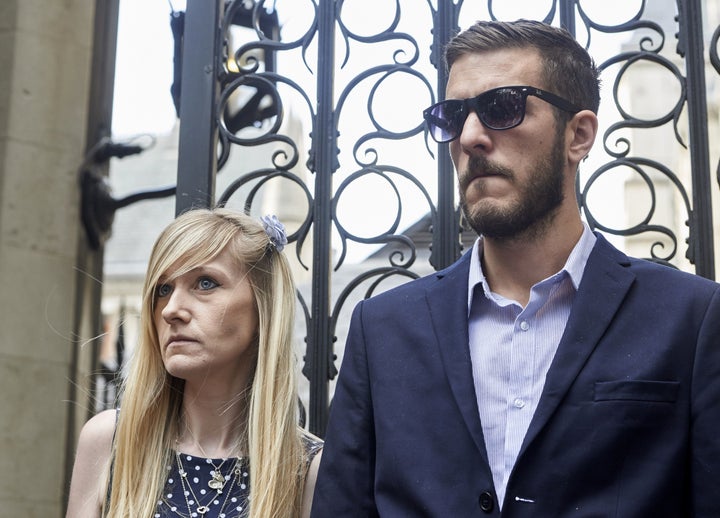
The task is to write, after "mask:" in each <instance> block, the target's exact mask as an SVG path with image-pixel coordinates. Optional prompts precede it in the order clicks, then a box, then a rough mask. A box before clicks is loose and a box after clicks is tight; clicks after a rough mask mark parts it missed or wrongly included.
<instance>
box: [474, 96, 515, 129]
mask: <svg viewBox="0 0 720 518" xmlns="http://www.w3.org/2000/svg"><path fill="white" fill-rule="evenodd" d="M477 108H478V110H477V111H478V113H479V114H480V120H481V121H482V122H483V124H485V125H486V126H487V127H488V128H491V129H496V130H501V129H508V128H512V127H515V126H517V125H518V124H520V123H521V122H522V120H523V117H525V96H524V95H523V94H522V92H519V91H518V90H514V89H511V88H501V89H498V90H496V91H495V92H493V95H492V96H491V97H490V98H489V99H482V96H481V97H480V98H478V106H477Z"/></svg>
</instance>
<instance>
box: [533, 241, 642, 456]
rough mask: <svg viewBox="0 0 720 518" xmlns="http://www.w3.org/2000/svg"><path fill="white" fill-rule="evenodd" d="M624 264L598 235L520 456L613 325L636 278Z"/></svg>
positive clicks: (623, 260)
mask: <svg viewBox="0 0 720 518" xmlns="http://www.w3.org/2000/svg"><path fill="white" fill-rule="evenodd" d="M627 263H628V259H627V256H625V255H624V254H622V253H621V252H619V251H618V250H616V249H615V248H613V247H612V246H611V245H610V244H609V243H608V242H607V241H605V239H604V238H603V237H602V236H600V235H598V240H597V243H596V244H595V248H594V249H593V251H592V253H591V254H590V257H589V258H588V262H587V265H586V267H585V272H584V273H583V278H582V281H581V283H580V286H579V288H578V292H577V294H576V296H575V301H574V303H573V308H572V310H571V312H570V317H569V318H568V323H567V326H566V328H565V332H564V333H563V336H562V339H561V340H560V343H559V345H558V349H557V352H556V354H555V358H554V359H553V361H552V363H551V365H550V369H549V370H548V373H547V377H546V381H545V387H544V388H543V392H542V396H541V397H540V401H539V403H538V407H537V410H536V411H535V415H534V416H533V419H532V421H531V423H530V427H529V428H528V431H527V434H526V436H525V440H524V441H523V446H522V448H521V450H520V455H522V453H523V452H524V451H525V450H526V449H527V447H528V446H529V445H530V444H531V443H532V441H533V440H534V439H535V437H536V436H537V434H538V433H539V432H540V430H541V429H542V428H543V427H544V426H545V425H546V424H547V422H548V420H549V419H550V417H551V416H552V414H553V413H554V412H555V410H556V409H557V407H558V405H559V404H560V402H561V401H562V399H563V397H564V396H565V394H566V393H567V391H568V390H569V389H570V386H571V385H572V383H573V381H574V380H575V378H577V376H578V374H579V373H580V371H581V370H582V368H583V367H584V366H585V363H586V362H587V360H588V357H589V356H590V354H591V353H592V352H593V350H594V349H595V347H596V346H597V344H598V342H599V341H600V338H601V337H602V336H603V334H604V333H605V330H606V329H607V327H608V326H609V325H610V323H611V322H612V319H613V317H614V316H615V313H616V312H617V310H618V308H619V307H620V304H621V303H622V301H623V299H624V298H625V295H626V294H627V291H628V290H629V289H630V285H631V284H632V283H633V280H634V279H635V276H634V275H633V274H632V273H630V271H629V270H628V269H627V268H625V267H624V265H625V264H627ZM598 301H602V303H598Z"/></svg>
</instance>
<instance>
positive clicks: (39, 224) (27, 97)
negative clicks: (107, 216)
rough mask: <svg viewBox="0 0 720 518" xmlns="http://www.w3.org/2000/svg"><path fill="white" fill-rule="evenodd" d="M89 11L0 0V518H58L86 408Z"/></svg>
mask: <svg viewBox="0 0 720 518" xmlns="http://www.w3.org/2000/svg"><path fill="white" fill-rule="evenodd" d="M94 13H95V1H94V0H71V1H65V2H48V1H46V0H0V70H2V72H1V73H0V286H2V311H0V394H2V398H0V415H2V418H0V451H1V452H2V455H0V509H2V511H1V512H0V514H2V515H3V516H23V517H41V516H42V517H46V516H47V517H59V516H63V515H64V507H65V496H66V495H65V493H66V487H65V484H66V476H65V474H66V471H67V464H68V462H69V463H72V458H68V457H70V456H71V455H72V453H71V452H70V451H69V448H68V444H69V443H70V442H74V441H75V438H74V437H72V438H70V437H68V433H72V434H73V435H74V434H75V433H76V432H75V431H74V428H73V426H71V425H70V417H71V416H73V412H75V413H79V414H82V418H85V417H87V414H86V413H84V410H85V407H86V406H87V402H81V403H80V404H79V405H71V404H70V403H69V402H68V397H69V394H71V391H70V384H71V380H72V379H73V378H74V377H75V374H74V371H75V370H76V367H77V365H78V361H75V362H74V359H75V360H77V358H76V356H77V355H76V352H77V351H78V350H79V345H80V342H82V341H83V340H84V338H82V337H78V336H77V334H78V333H77V331H78V329H79V328H80V327H81V326H80V323H81V322H82V317H80V316H79V311H78V307H79V300H80V297H79V295H78V293H79V292H80V291H82V290H84V289H85V287H84V286H85V281H80V282H78V279H81V276H79V275H78V273H77V265H78V256H79V254H78V250H80V249H82V246H83V245H82V243H83V239H84V238H83V235H82V229H81V226H80V223H79V222H80V217H79V197H80V193H79V188H78V179H77V175H78V168H79V166H80V164H81V162H82V159H83V155H84V153H85V149H86V146H87V142H86V138H87V137H86V134H87V123H88V98H89V92H90V84H91V68H92V67H91V61H92V47H93V28H94ZM89 257H92V254H89ZM92 282H94V281H92ZM90 285H91V284H87V286H90ZM88 343H91V342H88ZM73 362H74V363H73ZM71 408H73V411H71ZM77 419H78V421H80V420H82V419H81V418H80V417H78V418H77Z"/></svg>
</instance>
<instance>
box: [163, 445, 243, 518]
mask: <svg viewBox="0 0 720 518" xmlns="http://www.w3.org/2000/svg"><path fill="white" fill-rule="evenodd" d="M175 459H176V461H177V467H178V473H179V474H180V486H181V489H182V492H183V496H184V497H185V505H187V509H188V516H189V517H191V516H193V510H192V506H191V505H190V499H189V498H188V493H190V495H192V497H193V501H194V503H195V504H196V505H197V507H196V509H195V513H197V514H198V515H200V516H204V515H205V514H206V513H207V512H208V511H209V510H210V505H209V504H210V503H211V502H212V501H213V500H214V499H215V498H217V497H218V496H220V495H221V494H222V493H223V488H224V487H225V478H224V477H223V483H222V485H221V486H220V487H219V488H213V489H215V495H211V498H210V499H209V500H208V501H207V502H206V504H201V502H200V499H198V497H197V495H196V494H195V491H194V490H193V488H192V485H191V483H190V481H189V480H188V479H187V475H188V473H187V471H185V468H184V467H183V464H182V461H181V460H180V453H179V452H178V451H175ZM225 460H227V459H225ZM225 460H223V463H224V462H225ZM210 463H211V464H212V465H213V467H215V464H213V463H212V461H210ZM221 465H222V463H221ZM230 472H231V473H232V478H231V479H230V484H229V485H228V487H227V492H226V493H225V499H224V500H223V503H222V505H221V506H220V510H219V511H218V516H222V513H223V510H224V509H225V505H226V504H227V502H228V499H229V498H230V493H231V492H232V486H233V485H234V484H235V483H236V482H237V481H238V480H239V477H240V473H241V469H240V458H239V457H237V458H236V459H235V462H234V463H233V468H232V469H231V471H230ZM211 476H212V478H211V479H210V482H212V481H213V480H215V479H216V478H217V476H218V471H214V475H211ZM238 484H239V482H238ZM208 485H210V483H208ZM210 487H212V486H210ZM171 509H172V508H171ZM172 510H173V511H174V512H175V514H177V515H178V516H181V517H182V516H183V515H182V514H181V513H179V512H177V510H174V509H172Z"/></svg>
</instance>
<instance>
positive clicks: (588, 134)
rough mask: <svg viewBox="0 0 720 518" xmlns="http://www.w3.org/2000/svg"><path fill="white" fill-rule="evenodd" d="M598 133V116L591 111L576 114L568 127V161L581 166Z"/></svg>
mask: <svg viewBox="0 0 720 518" xmlns="http://www.w3.org/2000/svg"><path fill="white" fill-rule="evenodd" d="M597 131H598V120H597V116H596V115H595V114H594V113H593V112H591V111H590V110H582V111H579V112H578V113H576V114H575V115H574V116H573V118H572V119H571V120H570V122H568V125H567V132H568V134H567V136H566V137H567V140H566V142H567V143H568V161H570V162H572V163H574V164H576V165H577V164H579V163H580V161H581V160H582V159H584V158H585V157H586V156H587V155H588V154H589V153H590V149H591V148H592V146H593V144H594V143H595V137H596V136H597Z"/></svg>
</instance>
